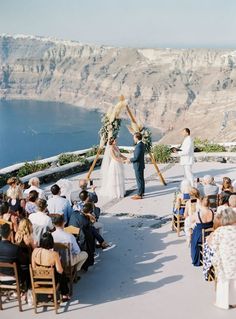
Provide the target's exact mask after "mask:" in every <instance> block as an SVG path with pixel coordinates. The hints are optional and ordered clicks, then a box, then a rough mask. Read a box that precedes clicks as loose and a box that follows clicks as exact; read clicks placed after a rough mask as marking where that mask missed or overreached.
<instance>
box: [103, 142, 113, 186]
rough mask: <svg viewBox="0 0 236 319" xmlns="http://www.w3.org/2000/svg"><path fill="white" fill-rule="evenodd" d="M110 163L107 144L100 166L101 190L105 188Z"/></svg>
mask: <svg viewBox="0 0 236 319" xmlns="http://www.w3.org/2000/svg"><path fill="white" fill-rule="evenodd" d="M110 163H111V156H110V145H109V144H107V145H106V148H105V152H104V155H103V160H102V166H101V191H103V190H105V189H106V185H107V181H108V176H109V166H110Z"/></svg>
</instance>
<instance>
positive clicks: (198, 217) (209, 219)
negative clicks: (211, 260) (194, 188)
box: [191, 197, 214, 266]
mask: <svg viewBox="0 0 236 319" xmlns="http://www.w3.org/2000/svg"><path fill="white" fill-rule="evenodd" d="M208 207H209V200H208V197H203V199H202V200H201V205H200V208H199V210H198V212H197V213H196V214H195V215H194V216H193V222H194V221H195V222H196V226H195V227H194V230H193V235H192V240H191V258H192V264H193V265H194V266H201V254H200V251H201V246H199V245H200V244H202V230H203V229H207V228H212V227H213V220H214V212H213V211H212V210H211V209H209V208H208Z"/></svg>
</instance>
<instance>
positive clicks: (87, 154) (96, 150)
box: [85, 145, 104, 157]
mask: <svg viewBox="0 0 236 319" xmlns="http://www.w3.org/2000/svg"><path fill="white" fill-rule="evenodd" d="M98 148H99V147H98V145H94V146H93V148H92V149H91V150H90V151H88V152H87V153H85V157H91V156H95V155H97V152H98ZM103 153H104V151H102V153H101V154H103Z"/></svg>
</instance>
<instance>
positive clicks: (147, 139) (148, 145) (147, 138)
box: [128, 122, 152, 153]
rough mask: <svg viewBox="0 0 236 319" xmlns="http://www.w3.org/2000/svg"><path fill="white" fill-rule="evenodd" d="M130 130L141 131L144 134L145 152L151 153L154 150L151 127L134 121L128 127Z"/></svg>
mask: <svg viewBox="0 0 236 319" xmlns="http://www.w3.org/2000/svg"><path fill="white" fill-rule="evenodd" d="M128 130H129V131H130V133H131V134H134V133H136V132H140V133H141V134H142V136H143V139H142V141H143V143H144V144H145V152H146V153H150V152H151V150H152V132H151V131H150V130H149V128H147V127H145V126H143V125H142V124H137V123H134V122H132V123H131V125H130V126H129V127H128Z"/></svg>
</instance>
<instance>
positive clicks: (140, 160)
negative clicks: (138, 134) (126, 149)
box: [130, 142, 145, 170]
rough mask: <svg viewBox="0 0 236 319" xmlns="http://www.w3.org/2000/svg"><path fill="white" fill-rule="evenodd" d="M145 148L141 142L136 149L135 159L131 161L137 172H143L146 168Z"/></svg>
mask: <svg viewBox="0 0 236 319" xmlns="http://www.w3.org/2000/svg"><path fill="white" fill-rule="evenodd" d="M144 154H145V146H144V143H143V142H139V143H138V144H137V145H136V146H135V149H134V157H133V158H131V159H130V161H131V162H132V163H133V166H134V169H135V170H142V169H144V168H145V164H144Z"/></svg>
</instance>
